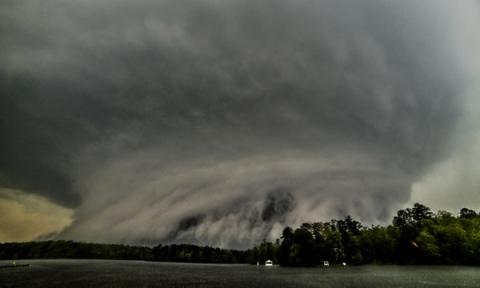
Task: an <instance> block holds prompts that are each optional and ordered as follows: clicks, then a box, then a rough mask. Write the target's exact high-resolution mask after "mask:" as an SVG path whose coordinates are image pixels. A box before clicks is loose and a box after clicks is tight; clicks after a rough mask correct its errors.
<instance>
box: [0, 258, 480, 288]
mask: <svg viewBox="0 0 480 288" xmlns="http://www.w3.org/2000/svg"><path fill="white" fill-rule="evenodd" d="M11 263H12V262H11V261H0V266H3V265H9V264H11ZM25 263H30V264H31V266H30V267H17V268H2V269H0V288H6V287H480V267H464V266H346V267H325V268H324V267H321V268H286V267H279V266H273V267H265V266H250V265H214V264H212V265H209V264H183V263H158V262H143V261H110V260H30V261H25V260H24V261H17V264H25Z"/></svg>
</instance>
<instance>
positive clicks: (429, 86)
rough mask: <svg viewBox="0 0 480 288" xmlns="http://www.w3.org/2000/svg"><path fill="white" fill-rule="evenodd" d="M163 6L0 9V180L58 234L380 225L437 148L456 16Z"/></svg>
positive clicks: (453, 102) (413, 5)
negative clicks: (64, 216) (65, 219)
mask: <svg viewBox="0 0 480 288" xmlns="http://www.w3.org/2000/svg"><path fill="white" fill-rule="evenodd" d="M177 2H178V1H142V2H141V3H137V2H135V3H134V2H131V3H129V2H128V1H102V2H100V3H97V2H96V1H91V2H90V1H68V2H67V1H49V2H48V3H42V4H39V3H38V2H36V1H10V2H4V3H3V4H2V7H1V8H2V9H1V10H2V11H4V12H2V20H1V27H2V28H1V29H2V37H1V38H0V47H2V48H1V49H2V55H3V56H2V58H0V59H1V64H2V65H1V67H2V68H1V71H0V73H1V74H0V77H1V78H0V82H1V94H2V95H3V96H2V97H1V103H0V104H1V105H0V113H1V116H0V117H1V118H0V133H1V135H2V141H1V143H0V161H1V163H2V165H1V166H0V185H2V186H4V187H10V188H20V189H23V190H26V191H30V192H31V193H36V194H39V195H43V196H46V197H48V198H49V199H51V200H52V201H54V202H56V203H59V204H61V205H64V206H66V207H72V208H75V211H76V212H75V219H76V220H75V222H74V223H73V224H72V226H71V227H69V228H68V229H66V230H64V231H63V232H62V233H60V234H59V235H57V237H59V238H73V239H81V240H87V241H109V242H122V243H146V244H155V243H158V242H159V241H164V242H168V241H184V242H187V241H188V242H195V243H202V244H213V245H221V246H230V247H245V246H248V245H251V243H252V242H255V241H258V240H259V239H262V238H263V237H268V236H269V235H271V236H272V237H275V235H277V234H276V233H278V231H279V229H281V227H283V225H293V224H298V223H302V222H304V221H312V220H321V219H325V220H326V219H330V218H333V217H343V216H345V215H346V214H347V213H349V214H352V215H354V216H356V217H360V218H361V219H363V220H365V221H371V222H378V221H385V220H389V218H390V217H391V215H392V213H393V211H395V210H396V209H398V207H399V206H401V205H402V204H403V203H405V202H407V201H408V200H409V197H410V187H411V184H412V183H413V182H414V181H416V180H418V179H419V177H421V176H422V175H424V174H425V173H426V172H428V171H429V169H430V168H431V167H432V165H433V164H435V163H437V162H438V161H440V160H442V159H444V158H445V157H446V156H448V155H449V153H450V151H451V150H452V141H453V138H452V135H453V132H454V131H455V128H456V126H457V125H458V124H459V123H460V122H461V121H462V120H461V119H462V117H463V116H462V105H463V100H464V99H463V98H462V93H463V89H464V86H465V85H466V83H465V80H464V78H465V75H464V74H465V71H464V67H462V65H461V61H460V56H461V55H459V54H460V53H459V51H460V50H459V49H458V47H459V46H461V45H463V44H464V43H459V42H458V41H456V40H458V39H456V38H455V35H456V32H458V29H459V27H457V26H456V21H457V19H458V18H457V15H453V14H452V13H450V11H451V8H452V7H450V6H453V5H454V4H449V2H448V1H444V2H442V1H440V2H439V1H424V2H421V3H417V1H398V2H396V3H386V2H385V1H341V2H339V3H337V1H330V2H327V1H260V2H259V1H182V2H181V3H177ZM464 5H466V6H468V5H470V6H471V9H478V5H476V4H475V3H474V2H471V3H470V2H465V3H464ZM277 236H278V235H277Z"/></svg>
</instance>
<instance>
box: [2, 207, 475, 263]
mask: <svg viewBox="0 0 480 288" xmlns="http://www.w3.org/2000/svg"><path fill="white" fill-rule="evenodd" d="M59 258H62V259H66V258H70V259H125V260H147V261H164V262H191V263H229V264H234V263H250V264H257V263H259V264H262V265H263V264H264V263H265V261H266V260H272V261H273V262H274V263H275V264H280V265H281V266H303V267H308V266H316V265H323V263H324V261H329V263H330V264H331V265H335V264H339V265H343V263H346V264H347V265H360V264H445V265H452V264H456V265H480V215H479V214H477V213H476V212H475V211H474V210H471V209H467V208H463V209H461V210H460V214H459V215H458V216H453V215H452V213H450V212H447V211H438V212H437V213H433V212H432V211H430V208H428V207H427V206H424V205H422V204H419V203H416V204H414V205H413V207H412V208H407V209H402V210H400V211H398V212H397V215H396V216H394V217H393V220H392V224H391V225H388V226H386V227H382V226H378V225H377V226H373V225H372V226H370V227H367V226H363V225H362V224H361V223H360V222H359V221H357V220H355V219H353V218H352V217H350V216H347V217H345V219H343V220H331V221H329V222H315V223H304V224H302V225H301V226H300V227H298V228H296V229H293V228H291V227H285V228H284V229H283V232H282V235H281V237H280V238H279V239H276V240H275V241H274V242H270V241H266V240H265V239H264V240H263V242H262V243H259V244H258V245H254V246H253V247H252V248H251V249H248V250H234V249H220V248H213V247H209V246H197V245H193V244H171V245H162V244H159V245H157V246H155V247H153V248H151V247H143V246H127V245H119V244H94V243H83V242H73V241H63V240H59V241H41V242H26V243H3V244H0V260H16V259H59Z"/></svg>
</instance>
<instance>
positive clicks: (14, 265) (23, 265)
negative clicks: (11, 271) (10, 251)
mask: <svg viewBox="0 0 480 288" xmlns="http://www.w3.org/2000/svg"><path fill="white" fill-rule="evenodd" d="M28 266H30V264H17V263H15V262H13V263H12V265H4V266H0V268H16V267H28Z"/></svg>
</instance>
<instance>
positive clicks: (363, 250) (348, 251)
mask: <svg viewBox="0 0 480 288" xmlns="http://www.w3.org/2000/svg"><path fill="white" fill-rule="evenodd" d="M281 240H282V241H281V244H280V245H278V247H277V258H278V262H279V264H280V265H283V266H315V265H322V264H323V261H329V263H343V262H346V263H349V264H375V263H383V264H460V265H480V215H478V214H477V213H476V212H475V211H473V210H471V209H467V208H463V209H462V210H461V211H460V215H459V216H457V217H455V216H453V215H452V214H451V213H450V212H446V211H439V212H438V213H433V212H432V211H430V209H429V208H428V207H426V206H424V205H422V204H419V203H416V204H414V206H413V207H412V208H407V209H402V210H400V211H398V212H397V215H396V216H395V217H394V218H393V221H392V224H391V225H388V226H387V227H381V226H373V225H372V226H370V227H365V226H363V225H362V224H361V223H360V222H359V221H356V220H354V219H352V217H350V216H347V217H346V218H345V219H343V220H331V221H329V222H324V223H322V222H315V223H304V224H302V225H301V226H300V227H299V228H297V229H295V230H293V229H292V228H291V227H286V228H285V229H284V230H283V232H282V237H281Z"/></svg>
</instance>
